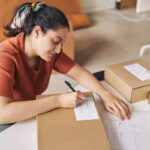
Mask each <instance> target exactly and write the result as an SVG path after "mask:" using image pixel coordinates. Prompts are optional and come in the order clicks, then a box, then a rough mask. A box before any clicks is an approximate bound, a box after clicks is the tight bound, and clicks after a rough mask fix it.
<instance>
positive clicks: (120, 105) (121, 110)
mask: <svg viewBox="0 0 150 150" xmlns="http://www.w3.org/2000/svg"><path fill="white" fill-rule="evenodd" d="M116 105H117V107H118V109H119V110H120V113H121V115H122V116H123V117H124V118H125V119H128V115H127V112H126V110H125V109H124V107H123V106H122V104H121V103H116Z"/></svg>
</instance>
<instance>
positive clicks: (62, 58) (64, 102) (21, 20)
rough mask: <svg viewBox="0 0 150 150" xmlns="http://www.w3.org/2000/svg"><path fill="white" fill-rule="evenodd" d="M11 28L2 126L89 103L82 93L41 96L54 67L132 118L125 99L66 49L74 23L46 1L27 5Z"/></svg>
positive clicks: (1, 90) (5, 51)
mask: <svg viewBox="0 0 150 150" xmlns="http://www.w3.org/2000/svg"><path fill="white" fill-rule="evenodd" d="M5 29H6V32H5V34H6V36H8V37H10V38H8V39H7V40H5V41H3V42H1V44H0V58H1V59H0V124H6V123H13V122H17V121H21V120H25V119H28V118H31V117H33V116H36V115H38V114H41V113H44V112H47V111H50V110H53V109H56V108H62V107H63V108H73V107H76V106H77V105H79V104H81V103H82V102H84V100H85V98H86V97H85V96H84V94H82V93H81V92H72V93H63V94H56V95H52V96H49V97H45V98H40V99H39V100H35V99H36V95H39V94H41V93H42V92H43V91H44V90H45V89H46V87H47V85H48V83H49V78H50V76H51V72H52V69H55V70H57V71H59V72H61V73H64V74H66V75H67V76H69V77H71V78H73V79H74V80H76V81H77V82H78V83H79V84H81V85H82V86H84V87H86V88H88V89H90V90H92V91H93V92H96V93H97V94H98V95H99V96H101V97H102V98H103V102H104V105H105V107H106V109H107V110H108V111H110V112H112V113H113V114H114V115H117V116H119V117H120V118H122V119H129V118H130V111H129V108H128V106H127V105H126V104H125V103H124V102H122V101H121V100H119V99H117V98H116V97H114V96H113V95H111V94H110V93H109V92H108V91H107V90H106V89H105V88H104V87H103V86H102V85H101V84H100V83H99V81H98V80H97V79H96V78H95V77H94V76H93V75H92V74H91V73H89V72H88V71H86V70H85V69H83V68H82V67H81V66H79V65H78V64H77V63H75V62H74V61H73V60H71V59H70V58H69V57H68V56H66V55H65V54H64V53H63V52H62V45H63V43H64V41H65V39H66V36H67V33H68V30H69V24H68V21H67V18H66V16H65V15H64V14H63V13H62V12H61V11H60V10H58V9H57V8H54V7H50V6H47V5H46V4H44V3H41V2H36V3H35V2H34V3H25V4H23V5H21V6H20V7H19V8H18V9H17V11H16V14H15V16H14V18H13V19H12V21H11V22H10V23H9V24H8V25H7V26H6V27H5ZM89 82H90V85H89Z"/></svg>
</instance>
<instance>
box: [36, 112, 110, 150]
mask: <svg viewBox="0 0 150 150" xmlns="http://www.w3.org/2000/svg"><path fill="white" fill-rule="evenodd" d="M37 126H38V128H37V130H38V150H110V147H109V143H108V140H107V136H106V133H105V130H104V127H103V124H102V120H101V118H100V119H97V120H88V121H76V119H75V115H74V110H73V109H57V110H54V111H51V112H48V113H45V114H42V115H39V116H38V117H37Z"/></svg>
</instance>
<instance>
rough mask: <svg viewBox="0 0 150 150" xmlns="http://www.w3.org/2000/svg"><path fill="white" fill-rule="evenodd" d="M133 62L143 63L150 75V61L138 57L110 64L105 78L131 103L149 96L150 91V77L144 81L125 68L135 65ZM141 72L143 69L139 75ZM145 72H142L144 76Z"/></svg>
mask: <svg viewBox="0 0 150 150" xmlns="http://www.w3.org/2000/svg"><path fill="white" fill-rule="evenodd" d="M133 64H138V65H142V66H143V67H144V68H146V74H148V76H150V73H148V71H149V70H150V62H149V61H147V60H145V59H137V60H131V61H127V62H123V63H120V64H114V65H110V66H108V67H107V68H106V70H105V77H104V78H105V80H106V81H107V82H108V83H109V84H110V85H111V86H112V87H113V88H114V89H116V90H117V91H118V92H119V93H120V94H121V95H122V96H124V97H125V98H126V99H127V100H128V101H129V102H130V103H134V102H137V101H140V100H143V99H146V98H148V93H149V91H150V79H147V80H144V81H142V80H141V79H139V78H138V77H136V76H135V75H133V74H132V73H131V72H129V71H128V70H126V69H125V68H124V66H127V65H132V66H133ZM136 69H137V68H136ZM134 70H135V68H134ZM140 74H141V71H140V72H139V73H138V75H140ZM144 74H145V73H144ZM144 74H143V73H142V76H143V75H144ZM136 75H137V74H136Z"/></svg>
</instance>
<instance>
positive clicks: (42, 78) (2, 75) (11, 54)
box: [0, 33, 75, 101]
mask: <svg viewBox="0 0 150 150" xmlns="http://www.w3.org/2000/svg"><path fill="white" fill-rule="evenodd" d="M24 35H25V34H24V33H20V34H18V35H17V36H16V37H12V38H9V39H7V40H5V41H3V42H1V43H0V96H5V97H10V98H12V99H13V100H15V101H20V100H31V99H35V98H36V95H39V94H41V93H42V92H43V91H44V90H45V89H46V88H47V86H48V83H49V79H50V76H51V73H52V69H55V70H57V71H59V72H61V73H64V74H65V73H67V72H68V71H69V70H70V69H71V68H72V67H73V66H74V64H75V62H74V61H73V60H72V59H71V58H69V57H68V56H67V55H66V54H65V53H63V52H61V53H60V54H57V55H56V56H55V57H54V58H53V59H52V60H51V61H50V62H46V61H44V60H42V59H41V58H38V59H39V61H38V62H39V63H38V68H37V69H36V70H35V69H33V68H31V67H30V66H29V65H28V63H27V61H26V59H25V53H24Z"/></svg>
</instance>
